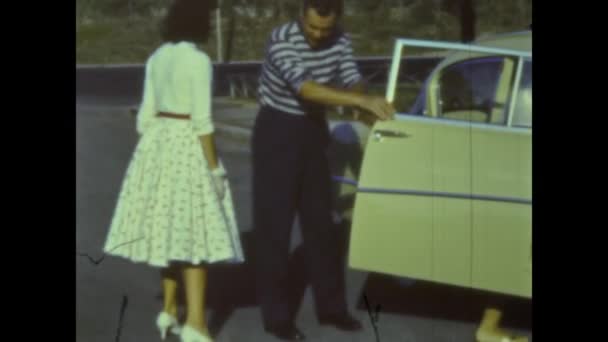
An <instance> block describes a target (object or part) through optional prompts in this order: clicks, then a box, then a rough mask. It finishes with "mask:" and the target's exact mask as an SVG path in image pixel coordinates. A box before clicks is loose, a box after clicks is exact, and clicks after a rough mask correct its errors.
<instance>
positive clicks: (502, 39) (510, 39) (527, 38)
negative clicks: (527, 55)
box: [437, 31, 532, 69]
mask: <svg viewBox="0 0 608 342" xmlns="http://www.w3.org/2000/svg"><path fill="white" fill-rule="evenodd" d="M473 45H478V46H486V47H495V48H501V49H511V50H519V51H525V52H531V51H532V31H520V32H511V33H503V34H497V35H491V36H488V37H482V38H479V39H477V40H475V41H474V42H473ZM482 56H487V54H480V53H471V52H467V51H455V52H452V53H450V54H449V55H448V56H447V57H446V58H445V59H444V60H443V61H442V62H441V63H440V64H439V65H438V66H437V69H442V68H443V67H444V66H446V65H450V64H453V63H455V62H459V61H461V60H465V59H470V58H474V57H482Z"/></svg>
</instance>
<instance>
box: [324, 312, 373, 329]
mask: <svg viewBox="0 0 608 342" xmlns="http://www.w3.org/2000/svg"><path fill="white" fill-rule="evenodd" d="M319 323H320V324H321V325H333V326H334V327H336V328H338V329H340V330H344V331H359V330H361V329H363V326H362V325H361V323H360V322H359V321H358V320H356V319H355V318H354V317H353V316H351V315H350V314H349V313H343V314H340V315H332V316H324V317H320V318H319Z"/></svg>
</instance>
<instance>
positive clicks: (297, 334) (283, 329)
mask: <svg viewBox="0 0 608 342" xmlns="http://www.w3.org/2000/svg"><path fill="white" fill-rule="evenodd" d="M265 330H266V332H268V333H270V334H272V335H274V336H276V337H277V338H279V339H281V340H284V341H304V340H305V339H306V336H304V334H302V332H301V331H300V330H298V328H296V326H295V325H293V324H290V325H284V326H280V327H276V328H266V329H265Z"/></svg>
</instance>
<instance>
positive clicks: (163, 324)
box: [156, 311, 181, 341]
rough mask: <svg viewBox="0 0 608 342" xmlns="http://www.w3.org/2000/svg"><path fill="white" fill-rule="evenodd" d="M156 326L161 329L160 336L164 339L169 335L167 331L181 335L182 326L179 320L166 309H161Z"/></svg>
mask: <svg viewBox="0 0 608 342" xmlns="http://www.w3.org/2000/svg"><path fill="white" fill-rule="evenodd" d="M156 326H157V327H158V330H160V338H161V339H162V340H163V341H164V340H165V338H166V337H167V331H170V332H171V333H172V334H175V335H179V333H180V332H181V328H180V326H179V323H178V322H177V318H176V317H173V316H171V315H170V314H168V313H167V312H165V311H161V312H160V313H159V314H158V317H157V318H156Z"/></svg>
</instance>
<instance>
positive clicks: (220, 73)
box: [76, 57, 441, 98]
mask: <svg viewBox="0 0 608 342" xmlns="http://www.w3.org/2000/svg"><path fill="white" fill-rule="evenodd" d="M440 60H441V57H407V58H404V59H403V60H402V63H405V64H404V65H405V66H406V67H405V68H402V70H401V73H400V75H399V78H400V79H401V80H409V81H415V82H423V81H424V79H425V78H426V76H427V75H428V74H429V73H430V71H431V70H432V69H433V68H434V67H435V65H437V64H438V63H439V61H440ZM356 62H357V65H358V66H359V69H360V71H361V73H362V74H363V76H364V77H365V79H366V80H367V81H368V82H369V83H370V84H376V85H385V84H386V82H387V80H388V74H389V70H390V65H391V58H390V57H366V58H357V59H356ZM261 67H262V62H261V61H245V62H232V63H215V64H214V89H213V91H214V96H231V97H255V95H256V91H257V82H258V77H259V74H260V71H261ZM143 79H144V66H143V65H124V66H119V67H104V66H89V67H78V68H77V69H76V96H77V97H78V96H93V97H121V98H139V97H141V92H142V85H143Z"/></svg>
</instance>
